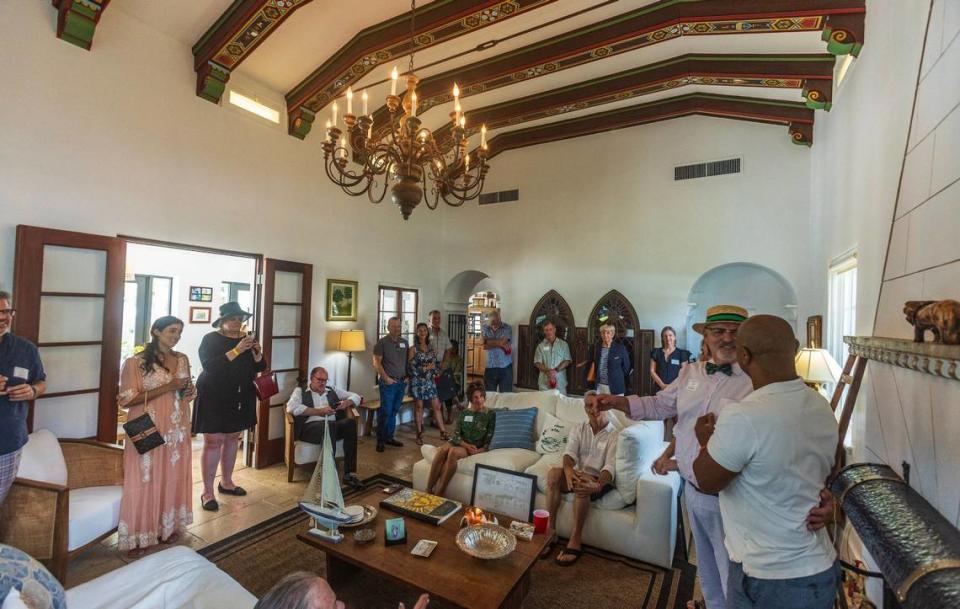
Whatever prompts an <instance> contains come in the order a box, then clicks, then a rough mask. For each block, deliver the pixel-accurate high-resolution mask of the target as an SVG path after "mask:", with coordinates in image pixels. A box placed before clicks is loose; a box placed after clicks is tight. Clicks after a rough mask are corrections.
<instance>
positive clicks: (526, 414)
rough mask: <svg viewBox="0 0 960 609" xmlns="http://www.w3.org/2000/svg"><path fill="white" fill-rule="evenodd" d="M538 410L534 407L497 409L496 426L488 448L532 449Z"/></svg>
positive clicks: (492, 449)
mask: <svg viewBox="0 0 960 609" xmlns="http://www.w3.org/2000/svg"><path fill="white" fill-rule="evenodd" d="M538 412H539V411H538V409H536V408H524V409H522V410H497V411H496V414H497V418H496V426H495V427H494V429H493V439H492V440H491V441H490V450H491V451H494V450H497V449H500V448H524V449H527V450H533V449H534V448H535V445H534V439H533V438H534V430H535V426H536V421H537V413H538Z"/></svg>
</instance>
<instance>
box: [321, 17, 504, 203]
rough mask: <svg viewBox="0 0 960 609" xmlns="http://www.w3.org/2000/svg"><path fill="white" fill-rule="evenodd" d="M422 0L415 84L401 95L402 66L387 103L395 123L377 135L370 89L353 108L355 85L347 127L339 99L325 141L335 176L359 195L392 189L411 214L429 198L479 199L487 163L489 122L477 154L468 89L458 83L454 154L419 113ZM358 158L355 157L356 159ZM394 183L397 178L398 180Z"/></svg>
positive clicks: (410, 77) (327, 163) (410, 79)
mask: <svg viewBox="0 0 960 609" xmlns="http://www.w3.org/2000/svg"><path fill="white" fill-rule="evenodd" d="M415 12H416V0H413V1H412V2H411V3H410V64H409V70H408V72H407V74H406V80H407V90H406V93H405V95H404V96H403V99H402V100H401V98H400V97H398V96H397V80H398V79H399V74H398V73H397V68H396V67H394V68H393V71H392V72H391V75H390V95H389V96H387V99H386V104H387V110H388V111H389V125H388V127H389V129H388V130H387V131H386V135H385V137H377V138H374V135H373V117H372V116H371V115H368V114H367V92H366V91H364V92H363V94H362V99H363V114H362V115H361V116H359V117H357V116H356V115H354V114H353V90H352V89H351V88H348V89H347V93H346V98H347V99H346V101H347V108H346V110H347V111H346V113H345V114H344V115H343V123H344V125H345V126H346V133H344V132H343V131H341V130H340V127H339V126H338V123H337V110H338V108H337V102H336V100H335V101H334V102H333V106H332V117H331V119H332V120H330V121H327V138H326V139H325V140H324V142H323V146H322V147H323V163H324V168H325V170H326V173H327V177H328V178H330V180H331V181H333V183H334V184H336V185H337V186H339V187H340V188H341V189H342V190H343V191H344V192H345V193H347V194H348V195H351V196H360V195H363V194H364V193H366V195H367V196H368V197H369V199H370V201H371V202H372V203H380V202H381V201H383V198H384V197H385V196H386V193H387V190H388V189H389V190H390V198H391V199H392V200H393V202H394V203H396V204H397V205H399V206H400V212H401V214H403V219H404V220H406V219H408V218H409V217H410V214H411V212H413V210H414V208H415V207H416V206H417V205H419V204H420V201H422V200H425V202H426V204H427V207H428V208H430V209H436V208H437V206H438V205H439V203H440V200H441V199H442V200H443V202H444V203H446V204H447V205H450V206H451V207H460V206H461V205H463V204H464V203H465V202H467V201H470V200H472V199H476V198H477V197H478V196H479V195H480V191H481V190H483V182H484V180H485V179H486V175H487V170H488V168H489V166H488V165H487V127H486V125H483V126H482V127H481V128H480V148H479V150H478V151H477V153H476V156H477V158H476V159H471V158H470V154H469V153H468V152H467V124H466V117H465V116H464V114H463V110H462V108H461V107H460V89H459V87H458V86H457V84H456V83H454V85H453V112H451V113H450V120H451V121H452V122H453V129H452V130H451V139H452V142H453V150H452V155H450V156H449V158H448V154H449V153H448V152H446V151H445V150H444V149H443V147H441V145H440V144H439V143H438V142H437V141H436V140H435V139H434V137H433V133H432V132H431V131H430V130H429V129H427V128H426V127H423V126H422V124H421V120H420V119H419V118H417V83H418V82H419V80H420V79H419V78H417V76H416V74H414V73H413V49H414V48H415V40H414V14H415ZM351 161H352V162H351ZM391 183H392V185H391Z"/></svg>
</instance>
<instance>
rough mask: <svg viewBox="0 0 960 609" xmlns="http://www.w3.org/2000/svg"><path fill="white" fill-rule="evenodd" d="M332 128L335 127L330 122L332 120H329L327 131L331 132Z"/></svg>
mask: <svg viewBox="0 0 960 609" xmlns="http://www.w3.org/2000/svg"><path fill="white" fill-rule="evenodd" d="M330 127H333V123H331V122H330V119H327V131H330Z"/></svg>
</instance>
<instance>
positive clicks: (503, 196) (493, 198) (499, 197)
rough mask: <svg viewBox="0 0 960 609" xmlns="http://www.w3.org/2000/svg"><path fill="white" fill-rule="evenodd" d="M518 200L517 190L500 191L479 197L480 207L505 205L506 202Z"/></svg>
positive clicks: (518, 191) (518, 192) (518, 193)
mask: <svg viewBox="0 0 960 609" xmlns="http://www.w3.org/2000/svg"><path fill="white" fill-rule="evenodd" d="M519 199H520V189H519V188H514V189H513V190H501V191H500V192H487V193H483V194H482V195H480V205H493V204H494V203H506V202H507V201H517V200H519Z"/></svg>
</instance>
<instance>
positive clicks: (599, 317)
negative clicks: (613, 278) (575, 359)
mask: <svg viewBox="0 0 960 609" xmlns="http://www.w3.org/2000/svg"><path fill="white" fill-rule="evenodd" d="M608 323H609V324H612V325H613V326H614V327H615V328H616V329H617V336H616V339H615V340H619V341H620V342H622V343H623V344H624V346H626V348H627V352H628V353H629V354H630V363H631V364H632V365H633V374H632V375H631V378H630V390H631V391H632V392H634V393H636V394H638V395H651V394H653V379H652V378H651V377H650V367H649V366H648V365H647V361H648V360H649V357H648V354H649V353H650V351H651V350H652V349H653V340H654V331H653V330H649V329H647V330H644V329H641V328H640V320H639V318H638V317H637V311H636V310H635V309H634V308H633V305H632V304H631V303H630V301H629V300H627V298H626V297H625V296H624V295H623V294H621V293H620V292H619V291H617V290H610V291H609V292H607V293H606V294H604V295H603V297H602V298H600V300H598V301H597V304H596V305H594V307H593V310H592V311H590V317H589V319H587V345H588V346H587V349H586V351H585V354H586V356H587V357H588V358H589V357H590V356H592V353H593V351H592V350H593V348H594V347H595V346H596V345H599V344H600V326H602V325H604V324H608ZM586 374H587V368H586V367H583V368H579V369H578V370H577V373H576V383H575V384H576V386H577V388H578V389H579V390H580V391H578V393H582V392H583V391H585V390H586V386H587V383H586Z"/></svg>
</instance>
